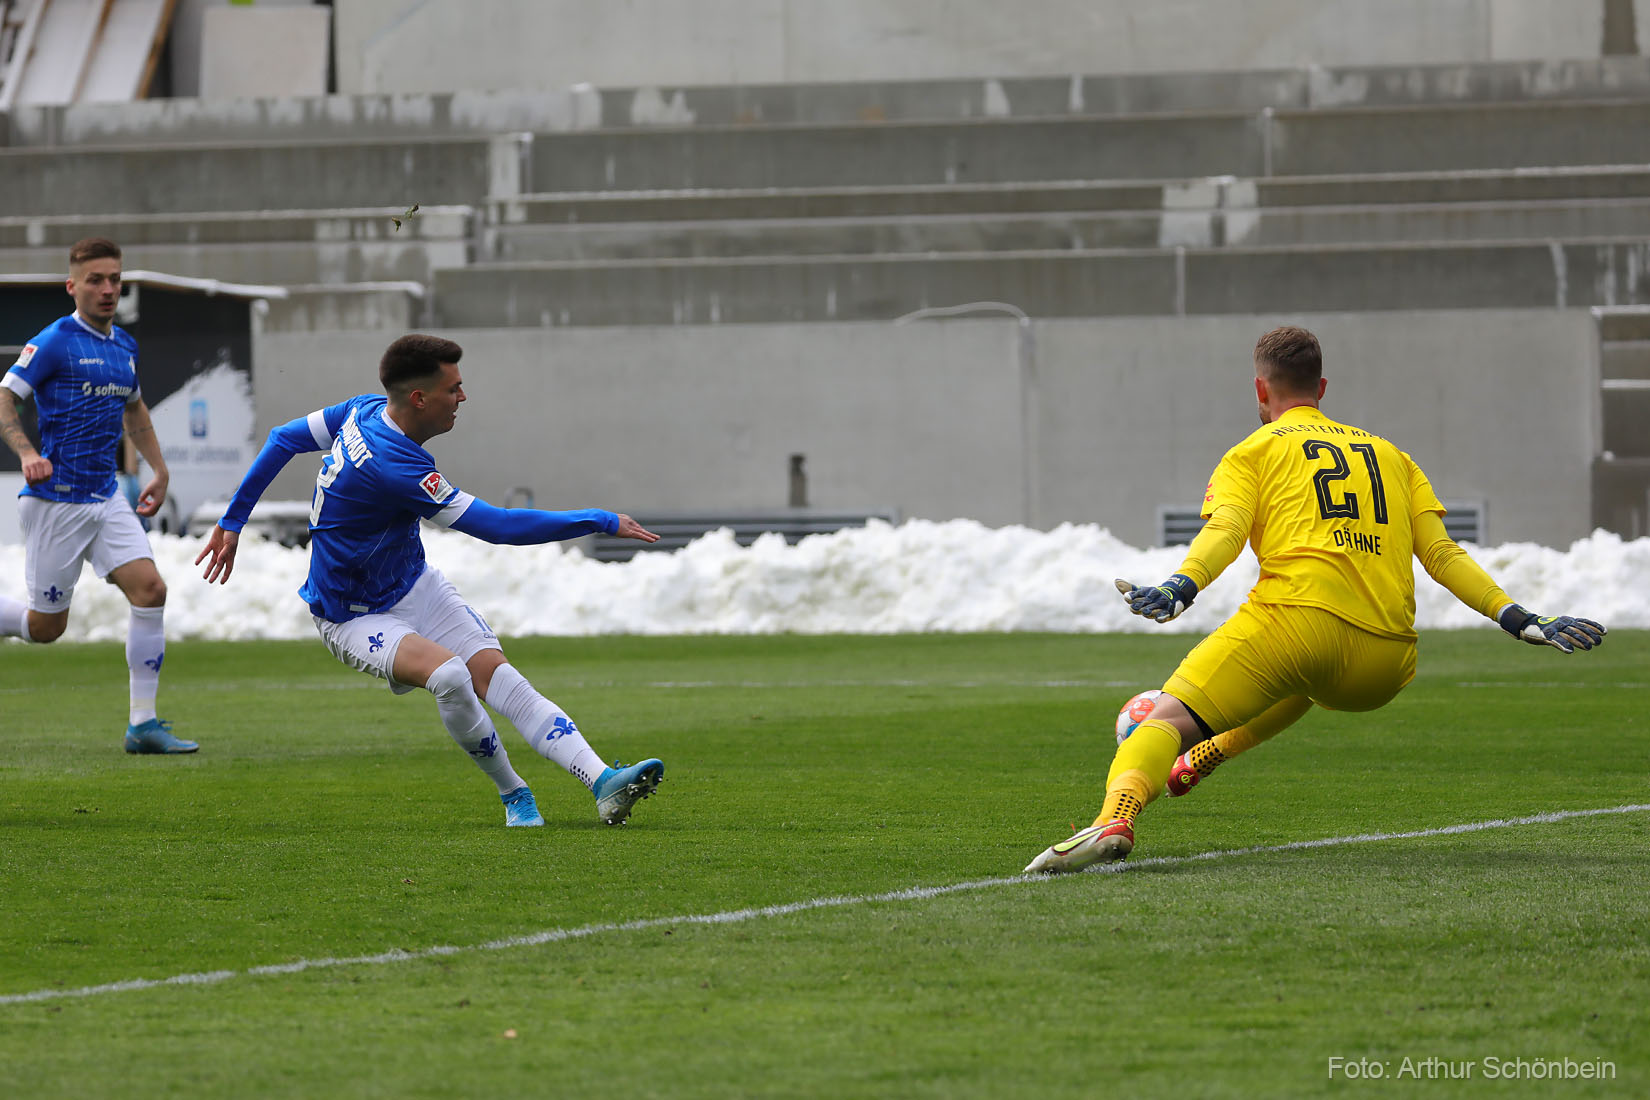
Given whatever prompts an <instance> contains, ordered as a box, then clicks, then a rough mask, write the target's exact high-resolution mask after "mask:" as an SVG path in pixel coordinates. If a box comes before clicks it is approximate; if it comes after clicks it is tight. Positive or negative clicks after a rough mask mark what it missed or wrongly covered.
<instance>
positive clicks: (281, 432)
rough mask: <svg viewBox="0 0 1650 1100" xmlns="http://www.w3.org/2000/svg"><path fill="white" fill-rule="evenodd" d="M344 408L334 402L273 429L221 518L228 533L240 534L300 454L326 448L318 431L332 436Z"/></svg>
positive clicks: (219, 522)
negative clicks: (333, 424) (271, 486)
mask: <svg viewBox="0 0 1650 1100" xmlns="http://www.w3.org/2000/svg"><path fill="white" fill-rule="evenodd" d="M343 408H344V406H343V405H334V406H333V407H332V408H330V409H323V410H321V411H320V412H316V413H311V414H310V415H309V416H300V417H299V418H298V419H296V420H289V421H287V422H286V423H285V424H282V425H281V426H280V427H278V428H272V429H270V432H269V438H267V439H265V440H264V445H263V448H262V449H261V450H260V451H259V452H258V457H257V458H254V459H253V460H252V465H251V466H249V467H247V471H246V476H244V477H242V478H241V484H240V486H239V487H238V488H237V489H236V490H235V496H234V498H233V499H232V500H230V502H229V507H228V508H225V509H224V513H223V518H222V519H221V520H219V521H218V526H219V527H221V528H222V529H223V530H225V531H227V532H231V533H235V534H239V533H240V530H241V528H243V527H245V526H246V521H247V519H248V518H250V517H251V515H252V506H253V505H254V504H257V503H258V498H259V497H261V496H263V495H264V490H265V489H267V488H269V483H270V482H271V481H274V480H275V475H276V474H279V473H280V472H281V471H282V470H284V469H286V464H287V463H288V462H291V461H292V459H293V458H294V457H295V456H297V455H301V454H305V453H307V452H310V451H319V450H324V449H325V444H323V443H322V441H321V440H319V439H317V438H316V431H318V430H325V431H327V433H328V434H329V435H330V432H331V421H332V420H342V416H341V415H338V413H339V411H340V410H342V409H343ZM317 421H319V422H320V424H321V428H319V429H318V428H317V427H316V423H317Z"/></svg>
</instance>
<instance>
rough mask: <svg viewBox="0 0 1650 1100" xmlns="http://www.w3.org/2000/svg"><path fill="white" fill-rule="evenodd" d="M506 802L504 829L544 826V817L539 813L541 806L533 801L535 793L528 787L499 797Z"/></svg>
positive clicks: (519, 788) (518, 788)
mask: <svg viewBox="0 0 1650 1100" xmlns="http://www.w3.org/2000/svg"><path fill="white" fill-rule="evenodd" d="M499 797H500V798H501V799H503V800H504V827H505V828H506V829H513V828H516V827H518V826H522V827H529V828H530V827H532V826H534V825H543V824H544V817H543V815H541V814H540V813H539V804H538V803H537V802H535V801H533V792H532V791H531V790H529V789H528V788H526V787H517V788H516V789H515V790H513V791H511V792H510V793H509V794H504V795H500V796H499Z"/></svg>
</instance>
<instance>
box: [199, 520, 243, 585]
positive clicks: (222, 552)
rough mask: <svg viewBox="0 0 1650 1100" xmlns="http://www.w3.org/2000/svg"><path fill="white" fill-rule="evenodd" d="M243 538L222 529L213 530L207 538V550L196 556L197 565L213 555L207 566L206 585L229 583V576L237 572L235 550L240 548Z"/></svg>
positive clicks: (215, 528)
mask: <svg viewBox="0 0 1650 1100" xmlns="http://www.w3.org/2000/svg"><path fill="white" fill-rule="evenodd" d="M240 543H241V536H240V535H239V534H238V533H237V532H234V531H225V530H224V529H223V528H222V527H214V528H212V534H211V535H210V536H208V537H207V540H206V549H204V550H202V551H201V552H200V553H199V554H197V555H195V564H196V565H199V564H200V563H201V559H203V558H205V557H206V555H208V554H211V555H212V560H211V561H210V562H209V563H208V564H207V566H206V572H205V573H204V574H203V576H205V577H206V583H207V584H212V583H213V582H214V581H215V582H217V583H219V584H228V583H229V574H231V573H233V572H234V571H235V550H236V548H237V547H239V546H240Z"/></svg>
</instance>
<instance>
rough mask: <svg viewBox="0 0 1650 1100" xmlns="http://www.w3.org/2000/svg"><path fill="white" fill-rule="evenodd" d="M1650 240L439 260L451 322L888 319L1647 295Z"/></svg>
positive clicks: (1607, 301) (1549, 304)
mask: <svg viewBox="0 0 1650 1100" xmlns="http://www.w3.org/2000/svg"><path fill="white" fill-rule="evenodd" d="M1647 269H1650V242H1646V241H1643V240H1636V241H1621V240H1576V241H1566V242H1555V241H1511V242H1496V243H1474V244H1458V243H1451V244H1439V245H1426V244H1405V245H1390V246H1378V245H1327V246H1314V247H1305V248H1302V247H1296V248H1225V249H1218V248H1217V249H1185V250H1183V251H1180V252H1171V251H1165V250H1162V249H1141V250H1129V249H1116V250H1104V251H1063V252H1047V251H1044V252H1001V253H954V254H946V255H927V254H920V255H893V256H890V255H880V256H816V257H806V258H801V259H791V258H754V259H722V260H694V259H687V260H642V261H609V262H605V263H537V264H533V263H514V264H483V265H476V266H474V267H469V268H460V269H452V270H443V271H438V272H436V275H435V280H434V283H433V293H434V308H435V313H436V316H437V318H438V319H439V320H440V322H441V323H442V324H445V325H449V326H454V327H482V328H486V327H511V326H521V325H528V326H553V325H629V324H635V325H656V324H700V323H730V322H731V323H738V322H766V321H801V320H809V321H813V320H889V319H894V318H898V317H900V316H903V315H904V314H907V313H910V312H912V311H914V310H918V309H923V308H926V307H931V306H949V305H956V304H960V303H966V302H978V301H996V302H1008V303H1011V304H1013V305H1015V306H1017V307H1019V308H1020V309H1023V310H1025V311H1026V312H1027V313H1029V314H1030V315H1032V316H1033V317H1093V316H1107V315H1119V314H1146V315H1178V314H1224V313H1243V314H1258V313H1299V312H1340V311H1361V310H1388V309H1448V308H1469V307H1484V308H1503V307H1523V308H1536V309H1543V308H1554V307H1569V306H1602V305H1624V304H1650V280H1645V279H1641V278H1634V277H1632V276H1633V273H1634V272H1643V271H1645V270H1647Z"/></svg>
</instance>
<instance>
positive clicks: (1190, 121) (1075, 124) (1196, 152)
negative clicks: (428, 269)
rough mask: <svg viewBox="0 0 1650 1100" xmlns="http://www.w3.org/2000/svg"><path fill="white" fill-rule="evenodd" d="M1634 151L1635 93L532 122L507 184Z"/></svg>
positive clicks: (991, 176)
mask: <svg viewBox="0 0 1650 1100" xmlns="http://www.w3.org/2000/svg"><path fill="white" fill-rule="evenodd" d="M1645 163H1650V103H1643V102H1620V101H1612V102H1576V103H1561V104H1555V103H1538V104H1494V105H1475V106H1433V107H1414V108H1394V109H1379V110H1372V109H1358V110H1346V111H1333V112H1311V111H1278V112H1263V113H1262V114H1259V115H1256V114H1241V113H1239V114H1219V113H1209V114H1186V115H1149V116H1138V117H1128V118H1094V117H1076V118H1055V119H1009V120H987V121H970V122H949V123H934V122H921V123H885V124H875V125H870V124H861V125H825V126H745V127H728V126H723V127H715V126H713V127H697V128H695V129H693V130H691V131H680V130H664V129H660V130H651V131H643V130H637V131H599V132H592V133H582V134H541V135H538V137H537V138H536V139H535V140H534V141H533V143H532V150H531V154H530V164H531V170H530V173H529V174H528V177H527V179H526V180H524V181H523V186H522V188H521V190H522V191H537V192H545V191H615V190H621V191H636V190H659V189H667V190H675V189H689V188H773V187H804V186H806V187H826V186H830V187H842V186H862V185H893V184H903V185H907V186H909V185H917V184H942V183H945V184H954V183H1001V182H1012V181H1035V180H1057V179H1061V180H1082V179H1133V180H1149V179H1173V178H1187V177H1199V176H1221V175H1234V176H1245V177H1254V176H1273V175H1276V176H1306V175H1324V174H1329V173H1338V174H1347V173H1352V174H1370V173H1385V172H1427V171H1459V170H1482V169H1510V168H1525V167H1550V166H1561V165H1624V164H1645Z"/></svg>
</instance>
